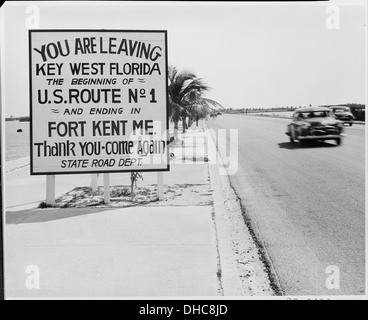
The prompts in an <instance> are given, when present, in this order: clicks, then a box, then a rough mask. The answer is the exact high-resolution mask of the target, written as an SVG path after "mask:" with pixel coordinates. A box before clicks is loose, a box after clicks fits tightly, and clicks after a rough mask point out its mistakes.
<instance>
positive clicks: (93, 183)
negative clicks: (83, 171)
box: [91, 173, 98, 192]
mask: <svg viewBox="0 0 368 320" xmlns="http://www.w3.org/2000/svg"><path fill="white" fill-rule="evenodd" d="M97 180H98V175H97V173H94V174H92V181H91V189H92V192H97V189H98V186H97Z"/></svg>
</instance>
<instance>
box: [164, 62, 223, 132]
mask: <svg viewBox="0 0 368 320" xmlns="http://www.w3.org/2000/svg"><path fill="white" fill-rule="evenodd" d="M168 77H169V87H168V95H169V118H170V120H171V121H172V122H174V139H177V137H178V130H179V121H180V120H181V121H182V122H183V132H185V130H186V128H187V123H186V119H187V117H189V119H191V120H190V121H192V120H193V119H196V120H197V121H198V120H199V119H202V118H206V117H207V116H208V115H210V114H211V113H212V112H213V110H218V109H222V108H223V107H222V106H221V105H220V104H219V103H218V102H216V101H214V100H211V99H207V98H203V97H202V94H203V92H205V91H208V90H209V87H208V86H207V85H206V84H205V83H204V82H203V80H202V79H200V78H197V76H196V75H195V74H194V73H192V72H189V71H186V70H184V71H180V72H179V71H178V70H177V69H176V68H175V67H172V66H170V67H169V74H168Z"/></svg>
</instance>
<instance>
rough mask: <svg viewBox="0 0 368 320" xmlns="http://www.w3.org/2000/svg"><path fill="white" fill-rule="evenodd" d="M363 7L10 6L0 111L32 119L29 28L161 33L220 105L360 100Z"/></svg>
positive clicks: (5, 15) (175, 57) (177, 60)
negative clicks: (159, 31)
mask: <svg viewBox="0 0 368 320" xmlns="http://www.w3.org/2000/svg"><path fill="white" fill-rule="evenodd" d="M333 4H334V5H335V6H334V7H332V8H331V7H329V6H331V5H333ZM365 4H366V2H365V1H364V0H362V1H335V2H332V3H331V2H329V3H319V4H316V3H305V4H297V3H290V2H287V3H284V4H277V3H272V2H271V3H270V2H269V3H263V4H259V3H246V2H234V3H232V4H227V3H222V2H212V3H211V2H203V3H197V2H186V3H183V2H177V3H174V2H155V3H152V2H149V3H148V2H141V3H134V2H123V1H122V2H117V1H114V2H87V1H84V2H76V3H75V2H74V3H72V2H48V1H44V2H17V3H10V2H8V3H5V5H3V7H2V8H1V21H0V22H1V84H2V91H1V97H2V107H3V114H4V115H5V116H6V117H9V116H24V115H29V93H28V91H29V76H28V70H29V69H28V68H29V66H28V63H29V60H28V32H27V30H28V29H29V28H32V29H37V28H40V29H121V30H124V29H129V30H132V29H138V30H167V32H168V62H169V65H172V66H176V67H177V68H179V69H180V70H182V69H185V70H190V71H192V72H194V73H195V74H196V75H197V76H198V77H200V78H202V79H203V80H204V82H205V83H207V84H208V85H209V86H210V87H211V90H210V91H209V92H208V93H207V94H206V97H208V98H211V99H214V100H216V101H218V102H219V103H221V104H222V105H223V106H224V107H225V108H272V107H287V106H307V105H310V104H311V105H313V106H317V105H325V104H341V103H349V102H350V103H363V104H364V103H365V101H366V88H367V83H366V8H365Z"/></svg>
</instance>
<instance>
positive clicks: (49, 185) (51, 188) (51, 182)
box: [46, 175, 55, 206]
mask: <svg viewBox="0 0 368 320" xmlns="http://www.w3.org/2000/svg"><path fill="white" fill-rule="evenodd" d="M46 204H49V205H52V206H53V205H54V204H55V175H47V176H46Z"/></svg>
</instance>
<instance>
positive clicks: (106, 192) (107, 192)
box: [104, 173, 110, 204]
mask: <svg viewBox="0 0 368 320" xmlns="http://www.w3.org/2000/svg"><path fill="white" fill-rule="evenodd" d="M104 203H105V204H109V203H110V174H109V173H104Z"/></svg>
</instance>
